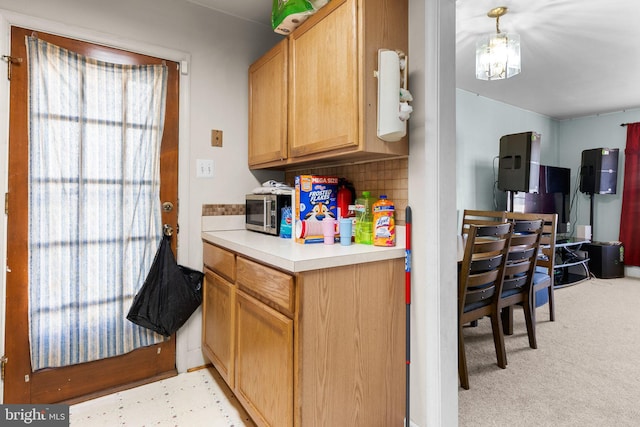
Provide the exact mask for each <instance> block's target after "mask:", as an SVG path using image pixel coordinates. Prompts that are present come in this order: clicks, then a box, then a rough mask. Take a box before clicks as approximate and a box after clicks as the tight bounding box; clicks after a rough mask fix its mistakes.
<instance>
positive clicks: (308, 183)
mask: <svg viewBox="0 0 640 427" xmlns="http://www.w3.org/2000/svg"><path fill="white" fill-rule="evenodd" d="M295 183H296V185H295V186H296V197H295V200H296V211H295V222H296V225H295V227H296V230H295V233H296V242H298V243H322V242H324V236H323V235H322V220H323V219H324V218H325V217H329V218H334V219H337V218H338V213H337V210H338V200H337V197H338V177H337V176H319V175H300V176H296V179H295Z"/></svg>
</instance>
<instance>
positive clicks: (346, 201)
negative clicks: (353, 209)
mask: <svg viewBox="0 0 640 427" xmlns="http://www.w3.org/2000/svg"><path fill="white" fill-rule="evenodd" d="M352 203H353V200H351V191H349V189H348V188H347V187H346V186H345V185H344V184H342V185H341V186H340V189H338V211H339V215H338V216H339V218H338V219H340V218H347V217H348V214H349V205H350V204H352Z"/></svg>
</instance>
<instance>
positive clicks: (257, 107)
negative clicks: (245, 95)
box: [249, 39, 288, 167]
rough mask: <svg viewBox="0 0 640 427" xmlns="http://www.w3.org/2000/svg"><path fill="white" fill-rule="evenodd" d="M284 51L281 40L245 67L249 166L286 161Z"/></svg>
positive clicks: (285, 77)
mask: <svg viewBox="0 0 640 427" xmlns="http://www.w3.org/2000/svg"><path fill="white" fill-rule="evenodd" d="M287 51H288V41H287V40H286V39H284V40H282V41H281V42H280V43H278V44H277V45H275V46H274V47H273V48H272V49H271V50H270V51H269V52H267V53H266V54H265V55H264V56H262V58H260V59H259V60H257V61H256V62H255V63H253V64H252V65H251V67H249V123H250V125H249V166H252V167H253V166H256V165H261V164H268V163H270V162H281V161H283V160H284V159H286V158H287Z"/></svg>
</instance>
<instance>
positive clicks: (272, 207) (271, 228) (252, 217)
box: [245, 194, 291, 236]
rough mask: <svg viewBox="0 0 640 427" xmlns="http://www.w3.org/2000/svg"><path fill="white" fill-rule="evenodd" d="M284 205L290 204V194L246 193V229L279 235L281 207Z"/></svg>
mask: <svg viewBox="0 0 640 427" xmlns="http://www.w3.org/2000/svg"><path fill="white" fill-rule="evenodd" d="M285 206H291V195H290V194H286V195H284V194H247V195H246V197H245V226H246V228H247V230H253V231H258V232H260V233H266V234H273V235H274V236H277V235H279V234H280V222H281V220H282V208H284V207H285Z"/></svg>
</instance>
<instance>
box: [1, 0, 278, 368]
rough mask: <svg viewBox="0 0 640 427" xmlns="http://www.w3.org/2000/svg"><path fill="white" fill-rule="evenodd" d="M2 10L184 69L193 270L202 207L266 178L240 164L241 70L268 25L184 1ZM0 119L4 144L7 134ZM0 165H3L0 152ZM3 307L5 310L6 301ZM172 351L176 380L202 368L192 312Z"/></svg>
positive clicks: (184, 211) (184, 174)
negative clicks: (205, 170)
mask: <svg viewBox="0 0 640 427" xmlns="http://www.w3.org/2000/svg"><path fill="white" fill-rule="evenodd" d="M0 9H4V10H5V12H4V13H2V14H3V15H4V16H5V18H6V19H7V20H8V21H9V22H10V23H11V24H17V25H20V26H25V27H28V28H35V29H37V30H40V31H48V32H53V33H57V34H60V35H65V36H72V37H75V38H80V39H85V40H89V41H95V42H101V43H104V44H109V45H112V46H116V47H122V48H125V49H128V50H134V51H138V52H141V53H146V54H150V55H154V56H161V57H165V58H166V59H170V60H177V61H179V60H183V59H186V60H188V61H189V75H188V76H183V77H182V78H181V82H180V85H181V101H180V152H179V154H180V160H179V167H180V173H179V197H180V206H179V218H178V220H179V224H180V235H179V239H178V245H179V248H178V261H179V262H180V263H181V264H184V265H188V266H192V267H194V268H200V267H201V266H202V242H201V240H200V218H201V212H202V210H201V206H202V204H209V203H243V201H244V194H245V193H246V192H248V191H249V190H251V189H252V188H254V187H256V186H257V184H258V183H259V182H262V181H264V180H266V179H267V178H269V177H271V176H273V175H274V174H272V173H268V172H264V173H258V174H253V173H251V172H250V171H249V169H248V167H247V165H246V164H247V162H246V159H247V134H248V130H247V119H248V109H247V99H248V95H247V84H248V83H247V82H248V77H247V69H248V67H249V65H250V64H251V63H252V62H253V61H254V60H255V59H257V58H258V57H259V56H260V55H261V54H262V53H264V52H265V51H266V50H267V49H268V48H269V47H271V46H273V45H274V44H275V43H276V42H277V41H278V40H280V38H281V36H278V35H276V34H274V33H273V31H271V28H269V27H268V26H264V25H259V24H256V23H252V22H247V21H243V20H239V19H237V18H234V17H231V16H227V15H222V14H220V13H217V12H214V11H211V10H209V9H206V8H203V7H200V6H197V5H194V4H192V3H188V2H186V1H175V0H136V1H131V0H109V1H103V0H56V1H51V0H29V1H20V2H18V1H15V0H0ZM3 37H4V39H6V37H8V36H7V35H6V34H4V35H3ZM3 42H4V40H3ZM3 53H5V51H3ZM0 102H3V101H0ZM3 111H5V106H4V105H2V108H1V109H0V113H2V112H3ZM4 117H5V116H4V115H3V116H2V118H3V120H0V126H2V128H1V129H0V134H2V135H6V134H7V129H6V123H5V122H4ZM211 129H220V130H222V131H223V132H224V143H223V144H224V146H223V147H222V148H214V147H211V146H210V132H211ZM3 143H4V141H3ZM0 148H3V147H2V146H1V145H0ZM196 159H213V160H214V167H215V177H214V179H202V178H196V176H195V175H196V174H195V168H196ZM0 161H3V165H4V152H3V155H1V156H0ZM5 170H6V169H5V168H3V172H2V175H3V177H2V180H0V184H3V188H4V184H5V183H6V172H5ZM275 175H276V177H280V176H281V175H280V174H275ZM1 231H3V234H4V227H3V229H2V230H1ZM2 240H3V242H4V240H5V239H4V238H3V239H2ZM0 255H1V253H0ZM0 290H2V289H0ZM1 301H2V302H1V304H4V303H5V298H4V296H3V297H2V299H1ZM177 348H178V355H177V364H178V370H179V371H180V372H183V371H185V370H186V369H187V368H189V367H192V366H198V365H201V364H203V363H204V359H203V356H202V352H201V351H200V316H199V313H198V314H196V315H194V316H193V317H192V319H191V320H190V322H189V323H188V324H187V325H186V326H185V327H184V328H183V329H182V330H181V331H179V333H178V342H177Z"/></svg>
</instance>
